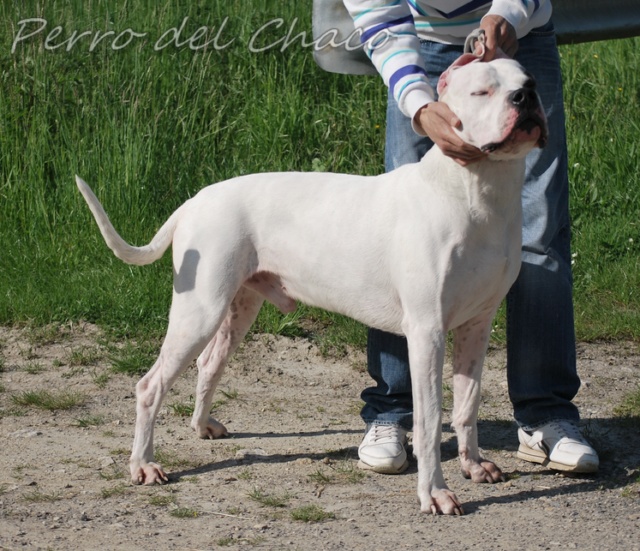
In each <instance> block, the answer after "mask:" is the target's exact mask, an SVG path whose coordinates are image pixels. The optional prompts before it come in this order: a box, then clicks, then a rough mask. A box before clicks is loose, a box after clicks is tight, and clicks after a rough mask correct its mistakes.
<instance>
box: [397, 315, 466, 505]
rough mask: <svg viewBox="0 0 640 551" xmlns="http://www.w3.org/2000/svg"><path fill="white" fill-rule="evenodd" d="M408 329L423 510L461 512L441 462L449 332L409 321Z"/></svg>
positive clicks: (414, 431) (406, 330)
mask: <svg viewBox="0 0 640 551" xmlns="http://www.w3.org/2000/svg"><path fill="white" fill-rule="evenodd" d="M404 332H405V335H406V336H407V341H408V344H409V365H410V367H411V380H412V388H413V452H414V455H415V456H416V458H417V459H418V498H419V500H420V510H421V511H422V512H424V513H433V514H434V515H435V514H438V513H444V514H446V515H453V514H456V515H461V514H463V511H462V505H461V504H460V502H459V501H458V498H457V497H456V496H455V494H454V493H453V492H452V491H450V490H449V488H448V487H447V485H446V483H445V481H444V475H443V474H442V466H441V464H440V440H441V434H442V410H441V406H442V367H443V363H444V346H445V332H444V330H443V329H441V328H433V327H430V326H427V327H425V326H424V325H419V324H415V325H414V324H406V325H405V327H404Z"/></svg>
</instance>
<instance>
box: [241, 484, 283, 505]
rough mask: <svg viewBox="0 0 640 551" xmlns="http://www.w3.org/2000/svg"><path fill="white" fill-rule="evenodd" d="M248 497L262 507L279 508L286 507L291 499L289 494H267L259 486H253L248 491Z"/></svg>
mask: <svg viewBox="0 0 640 551" xmlns="http://www.w3.org/2000/svg"><path fill="white" fill-rule="evenodd" d="M248 495H249V498H251V499H252V500H253V501H255V502H256V503H259V504H260V505H262V506H263V507H274V508H281V507H286V506H287V504H288V503H289V500H290V499H291V495H290V494H288V493H284V494H281V495H276V494H267V493H265V492H264V491H263V490H262V489H261V488H254V489H253V490H251V491H250V492H249V494H248Z"/></svg>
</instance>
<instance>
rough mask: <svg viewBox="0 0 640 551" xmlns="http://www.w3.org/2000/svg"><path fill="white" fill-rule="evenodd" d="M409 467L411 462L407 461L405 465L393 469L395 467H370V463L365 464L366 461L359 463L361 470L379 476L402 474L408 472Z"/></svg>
mask: <svg viewBox="0 0 640 551" xmlns="http://www.w3.org/2000/svg"><path fill="white" fill-rule="evenodd" d="M408 466H409V461H405V462H404V464H403V465H401V466H400V467H393V466H388V467H385V466H378V467H374V466H373V465H369V464H368V463H365V462H364V461H362V459H361V460H360V461H358V468H359V469H363V470H365V471H373V472H374V473H379V474H400V473H403V472H404V471H406V470H407V467H408Z"/></svg>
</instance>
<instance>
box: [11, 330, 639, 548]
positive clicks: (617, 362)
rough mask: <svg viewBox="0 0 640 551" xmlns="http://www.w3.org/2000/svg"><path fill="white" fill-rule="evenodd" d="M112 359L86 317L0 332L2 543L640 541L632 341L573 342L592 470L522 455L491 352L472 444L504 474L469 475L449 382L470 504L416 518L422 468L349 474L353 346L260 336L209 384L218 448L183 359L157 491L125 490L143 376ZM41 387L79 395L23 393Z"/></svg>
mask: <svg viewBox="0 0 640 551" xmlns="http://www.w3.org/2000/svg"><path fill="white" fill-rule="evenodd" d="M111 357H112V355H111V354H110V353H108V352H107V348H106V344H105V341H104V339H103V338H102V336H101V333H100V331H99V330H98V329H96V328H95V327H93V326H90V325H80V326H74V327H62V328H57V329H55V330H54V331H49V332H48V334H47V336H46V337H43V336H42V334H40V335H38V334H35V335H34V332H33V331H29V330H27V329H9V328H0V367H1V369H0V390H1V392H0V443H1V446H2V449H1V450H0V549H65V550H75V549H79V550H89V549H102V550H104V549H109V550H110V549H144V550H160V549H181V550H184V549H194V550H195V549H222V548H234V547H243V548H255V549H292V550H312V549H313V550H321V549H326V550H334V549H348V550H360V549H362V550H367V551H378V550H381V551H387V550H395V549H445V548H447V549H480V550H523V551H527V550H538V549H552V550H555V549H580V550H591V549H593V550H599V551H600V550H619V549H624V550H625V551H631V550H640V433H639V431H638V418H633V419H622V418H620V417H619V416H616V415H615V414H614V410H615V409H616V408H617V407H618V406H620V404H621V403H622V401H623V398H624V396H625V395H627V394H628V393H629V392H631V391H632V390H634V389H635V388H637V385H638V384H639V382H640V347H639V346H638V344H635V343H613V344H582V345H580V347H579V350H578V358H579V370H580V374H581V377H582V379H583V385H582V388H581V390H580V393H579V395H578V397H577V399H576V402H577V403H578V404H579V406H580V409H581V412H582V416H583V419H584V430H585V432H586V434H587V435H588V437H589V438H590V439H591V440H592V442H593V443H594V444H595V446H596V447H597V448H598V451H599V453H600V455H601V471H600V473H599V474H598V475H597V476H591V477H565V476H560V475H558V474H554V473H552V472H550V471H547V470H545V469H544V468H542V467H540V466H535V465H531V464H528V463H525V462H523V461H520V460H518V459H516V457H515V451H516V448H517V437H516V428H515V425H514V423H513V421H512V418H511V408H510V404H509V401H508V397H507V385H506V374H505V369H504V364H505V354H504V351H503V350H491V351H490V355H489V358H488V361H487V364H486V366H485V371H484V375H483V400H482V406H481V412H480V416H481V421H480V445H481V447H482V448H483V449H484V450H485V451H486V454H487V456H488V457H489V458H490V459H492V460H494V461H495V462H496V463H498V465H500V466H501V468H502V469H503V470H504V471H505V472H506V473H507V475H508V481H507V482H505V483H500V484H496V485H479V484H473V483H471V482H469V481H466V480H464V479H463V478H462V477H461V476H460V474H459V470H458V464H457V459H456V443H455V438H454V435H453V433H452V431H451V429H450V427H449V425H448V421H449V415H448V414H449V411H450V407H451V396H450V391H449V390H448V388H449V387H445V409H446V410H447V411H446V412H445V425H444V432H443V444H442V452H443V462H444V463H443V464H444V471H445V476H446V478H447V481H448V484H449V486H450V487H451V488H452V489H453V490H454V491H456V493H457V495H458V497H459V498H460V499H461V500H462V502H463V503H464V508H465V512H466V515H465V516H463V517H455V518H452V517H442V516H440V517H432V516H428V515H423V514H420V512H419V510H418V505H417V502H416V482H417V472H416V466H415V463H412V464H411V467H410V468H409V470H408V471H407V472H406V473H404V474H402V475H399V476H388V475H387V476H385V475H378V474H373V473H365V472H363V471H360V470H359V469H357V467H356V463H357V446H358V444H359V442H360V439H361V436H362V431H363V425H362V422H361V420H360V418H359V415H358V411H359V408H360V404H361V402H360V399H359V395H360V392H361V391H362V390H363V389H364V388H365V387H366V386H368V384H369V378H368V375H367V374H366V372H365V371H364V357H363V354H362V353H361V352H351V353H349V354H347V355H346V356H345V357H341V358H333V357H332V358H326V357H323V356H322V355H320V354H319V352H318V350H317V349H316V348H315V347H314V346H312V345H311V344H310V343H309V342H307V341H304V340H291V339H286V338H274V337H272V336H254V337H253V339H252V340H251V341H248V342H246V343H245V344H243V345H242V347H241V349H240V350H239V352H238V353H237V354H236V356H235V357H234V359H233V361H232V362H231V365H230V366H229V367H228V369H227V372H226V373H225V376H224V378H223V381H222V384H221V389H220V390H218V392H217V395H216V400H217V402H216V412H215V416H216V417H217V418H218V419H219V420H220V421H222V422H223V423H224V424H225V425H226V426H227V428H228V429H229V431H230V432H231V433H232V435H231V437H230V438H227V439H224V440H217V441H211V440H199V439H197V438H196V437H195V434H194V433H193V431H192V430H191V428H190V427H189V418H188V417H186V416H182V415H180V413H183V414H184V413H185V411H183V410H187V412H188V407H189V405H190V404H192V395H193V392H194V389H195V379H196V371H195V368H190V369H189V370H188V371H187V372H186V373H185V374H184V375H183V376H182V377H181V378H180V379H179V381H178V382H177V383H176V385H175V387H174V388H173V389H172V390H171V391H170V394H169V396H168V398H167V400H166V403H165V406H164V407H163V410H162V413H161V416H160V418H159V419H158V423H157V429H156V437H155V441H156V449H157V450H158V451H159V453H158V454H157V457H159V458H160V461H161V462H162V464H163V465H164V466H165V468H166V470H167V471H168V472H169V473H170V483H169V484H167V485H164V486H154V487H137V486H132V485H131V484H130V483H129V479H128V453H129V449H130V446H131V441H132V437H133V424H134V413H135V403H134V386H135V383H136V379H135V378H133V377H130V376H127V375H119V374H115V373H113V371H112V369H111V364H112V360H111V359H110V358H111ZM446 371H447V373H446V375H447V376H448V377H450V369H449V368H448V367H447V369H446ZM44 390H46V391H49V393H50V395H52V396H54V397H58V398H60V397H61V396H62V397H67V398H69V397H71V398H76V399H77V400H78V401H80V405H76V406H75V407H72V408H71V409H68V410H64V409H58V410H54V411H51V410H48V409H43V408H41V407H37V406H33V405H28V404H26V403H25V401H26V398H27V397H28V396H29V395H27V394H25V393H26V392H30V391H44ZM38 396H40V398H39V400H40V401H39V402H38V400H36V402H38V403H39V404H40V406H42V405H43V404H42V400H43V398H42V395H38ZM67 405H69V404H67Z"/></svg>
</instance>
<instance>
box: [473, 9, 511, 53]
mask: <svg viewBox="0 0 640 551" xmlns="http://www.w3.org/2000/svg"><path fill="white" fill-rule="evenodd" d="M480 28H481V29H482V30H484V34H485V54H484V57H483V58H482V61H491V60H492V59H495V58H496V56H497V55H498V49H500V50H502V51H503V52H504V53H505V54H506V55H507V56H509V57H513V56H514V55H516V52H517V51H518V37H517V35H516V30H515V29H514V28H513V25H512V24H511V23H509V22H508V21H507V20H506V19H505V18H504V17H500V16H499V15H485V16H484V17H483V18H482V22H481V23H480Z"/></svg>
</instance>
